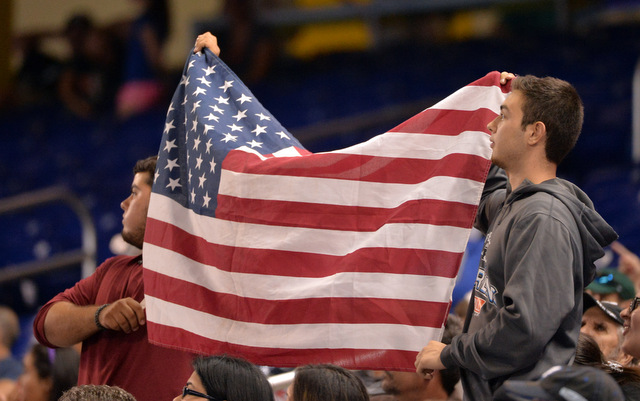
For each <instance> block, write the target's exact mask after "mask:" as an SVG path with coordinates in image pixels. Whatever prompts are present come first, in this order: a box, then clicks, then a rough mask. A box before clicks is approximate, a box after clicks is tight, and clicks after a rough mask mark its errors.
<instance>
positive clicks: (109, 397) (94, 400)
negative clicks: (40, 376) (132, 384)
mask: <svg viewBox="0 0 640 401" xmlns="http://www.w3.org/2000/svg"><path fill="white" fill-rule="evenodd" d="M58 401H136V399H135V398H134V397H133V395H131V394H130V393H128V392H127V391H125V390H123V389H121V388H120V387H117V386H107V385H106V384H83V385H81V386H75V387H72V388H71V389H69V390H67V391H65V392H64V394H62V397H60V399H59V400H58Z"/></svg>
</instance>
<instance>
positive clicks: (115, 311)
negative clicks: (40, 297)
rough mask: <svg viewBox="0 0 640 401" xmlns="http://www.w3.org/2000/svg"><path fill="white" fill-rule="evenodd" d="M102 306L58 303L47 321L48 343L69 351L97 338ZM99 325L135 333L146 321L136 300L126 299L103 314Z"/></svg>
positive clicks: (51, 309) (51, 310) (52, 307)
mask: <svg viewBox="0 0 640 401" xmlns="http://www.w3.org/2000/svg"><path fill="white" fill-rule="evenodd" d="M100 306H101V305H89V306H78V305H74V304H73V303H71V302H66V301H61V302H56V303H55V304H53V305H52V306H51V308H50V309H49V311H48V312H47V316H46V317H45V320H44V332H45V336H46V338H47V341H49V342H50V343H51V344H53V345H56V346H58V347H69V346H71V345H73V344H76V343H79V342H81V341H83V340H85V339H87V338H89V337H91V336H92V335H94V334H96V333H97V332H99V331H100V330H101V329H100V328H99V327H98V325H97V324H96V320H95V319H96V318H95V316H96V311H97V310H98V308H100ZM99 322H100V325H101V326H103V327H104V328H105V329H108V330H115V331H124V332H125V333H131V332H133V331H136V330H138V329H139V328H140V326H142V325H144V324H145V323H146V319H145V315H144V309H143V307H142V306H141V305H140V303H139V302H137V301H136V300H134V299H133V298H124V299H119V300H117V301H116V302H114V303H112V304H109V305H107V306H106V307H104V308H103V309H102V310H101V311H100V314H99Z"/></svg>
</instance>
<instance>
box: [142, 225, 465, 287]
mask: <svg viewBox="0 0 640 401" xmlns="http://www.w3.org/2000/svg"><path fill="white" fill-rule="evenodd" d="M145 242H147V243H150V244H153V245H156V246H159V247H162V248H166V249H169V250H171V251H174V252H177V253H179V254H181V255H184V256H187V257H188V258H190V259H192V260H194V261H196V262H198V263H202V264H206V265H209V266H215V267H216V268H218V269H220V270H224V271H233V272H239V273H254V274H264V273H265V272H268V273H269V274H270V275H277V276H292V277H326V276H330V275H333V274H336V273H340V272H372V273H379V272H384V273H396V274H421V275H428V276H437V277H447V278H453V277H455V276H456V274H457V272H458V266H460V262H461V261H462V256H463V254H462V253H454V252H446V251H437V250H422V249H398V248H361V249H358V250H356V251H355V252H353V253H351V254H349V255H345V256H333V255H320V254H312V253H298V252H292V251H280V250H274V249H250V248H239V247H232V246H225V245H219V244H212V243H210V242H207V241H206V240H204V239H202V238H200V237H197V236H193V235H191V234H189V233H188V232H186V231H184V230H182V229H180V228H178V227H176V226H174V225H172V224H169V223H165V222H162V221H159V220H156V219H153V218H150V217H149V218H147V229H146V232H145ZM256 261H266V262H268V263H269V266H264V265H260V264H258V263H256ZM391 261H393V263H390V262H391ZM291 266H295V269H292V268H291Z"/></svg>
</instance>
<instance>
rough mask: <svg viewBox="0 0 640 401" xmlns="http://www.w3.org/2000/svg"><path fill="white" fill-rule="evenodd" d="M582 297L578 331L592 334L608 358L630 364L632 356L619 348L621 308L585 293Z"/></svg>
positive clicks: (621, 322)
mask: <svg viewBox="0 0 640 401" xmlns="http://www.w3.org/2000/svg"><path fill="white" fill-rule="evenodd" d="M583 299H584V301H583V302H584V304H583V311H584V312H583V314H582V327H581V328H580V333H584V334H588V335H590V336H592V337H593V338H594V339H595V340H596V341H597V342H598V345H599V347H600V349H602V352H603V353H604V355H605V357H606V358H607V359H608V360H611V361H616V362H619V363H621V364H623V365H627V364H630V363H631V360H632V359H633V358H632V357H631V356H629V355H627V354H625V353H624V352H622V350H621V347H622V332H623V325H624V320H622V317H621V316H620V312H621V311H622V308H620V307H619V306H618V304H616V303H614V302H608V301H602V302H600V301H598V300H596V299H594V298H593V297H592V296H591V295H589V294H587V293H585V294H584V298H583Z"/></svg>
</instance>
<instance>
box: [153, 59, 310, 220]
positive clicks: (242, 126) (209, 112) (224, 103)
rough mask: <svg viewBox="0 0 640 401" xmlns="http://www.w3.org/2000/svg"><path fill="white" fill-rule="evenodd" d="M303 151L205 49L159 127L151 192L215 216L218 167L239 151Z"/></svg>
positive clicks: (186, 73) (192, 62) (187, 70)
mask: <svg viewBox="0 0 640 401" xmlns="http://www.w3.org/2000/svg"><path fill="white" fill-rule="evenodd" d="M292 146H293V147H295V148H298V149H304V147H303V146H302V145H301V144H300V142H298V140H297V139H296V138H294V137H293V136H292V135H291V134H290V133H289V132H288V131H287V130H286V129H285V128H284V127H283V126H282V125H281V124H280V123H279V122H278V121H277V120H276V119H275V118H274V117H273V116H272V115H271V113H269V111H267V110H266V109H265V108H264V107H263V106H262V104H260V102H259V101H258V100H257V99H256V98H255V97H254V96H253V94H252V93H251V91H250V90H249V89H248V88H247V87H246V86H245V85H244V83H242V81H240V79H238V77H237V76H236V75H235V74H234V73H233V72H232V71H231V70H230V69H229V67H227V65H226V64H225V63H224V62H222V60H220V58H218V57H217V56H216V55H214V54H213V53H212V52H211V51H210V50H209V49H204V50H203V52H200V53H195V54H194V53H192V54H191V56H190V57H189V61H188V63H187V64H186V65H185V68H184V71H183V73H182V79H181V80H180V84H179V85H178V88H177V89H176V91H175V93H174V95H173V99H172V100H171V104H170V105H169V110H168V112H167V119H166V122H165V125H164V131H163V135H162V142H161V145H160V151H159V154H158V164H157V166H158V167H157V169H156V174H155V177H154V186H153V191H154V192H156V193H159V194H163V195H166V196H169V197H170V198H171V199H173V200H174V201H176V202H178V203H180V204H181V205H183V206H185V207H188V208H190V209H191V210H193V211H195V212H196V213H198V214H202V215H207V216H215V210H216V206H217V199H216V198H217V193H218V187H219V185H220V170H221V163H222V161H223V160H224V158H225V157H226V156H227V153H229V151H231V150H233V149H238V148H242V149H243V150H245V151H252V152H257V153H259V154H261V155H268V154H273V153H276V152H277V151H281V150H283V149H286V148H288V147H292Z"/></svg>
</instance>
